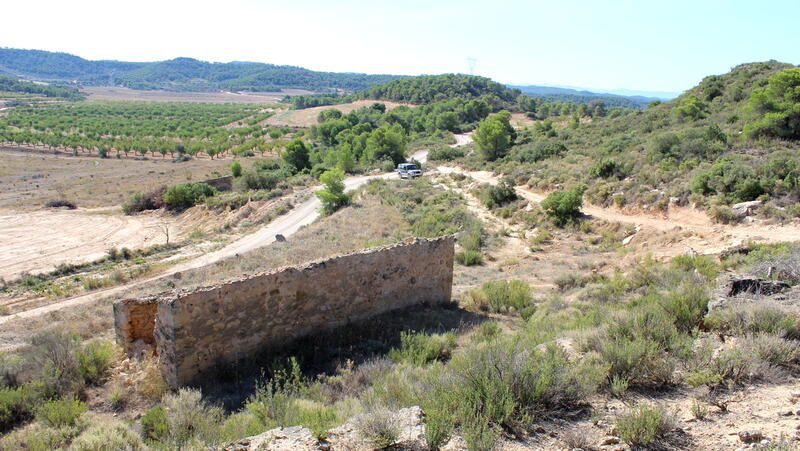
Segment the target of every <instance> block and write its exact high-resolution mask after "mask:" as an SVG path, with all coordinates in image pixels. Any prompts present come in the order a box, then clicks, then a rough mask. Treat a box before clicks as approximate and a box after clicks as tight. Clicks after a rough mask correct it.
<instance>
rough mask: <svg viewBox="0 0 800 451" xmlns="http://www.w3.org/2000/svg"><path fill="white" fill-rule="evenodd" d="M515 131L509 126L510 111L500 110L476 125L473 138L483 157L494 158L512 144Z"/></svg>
mask: <svg viewBox="0 0 800 451" xmlns="http://www.w3.org/2000/svg"><path fill="white" fill-rule="evenodd" d="M516 137H517V133H516V132H515V131H514V127H512V126H511V113H509V112H508V111H501V112H499V113H496V114H493V115H491V116H489V117H487V118H486V119H484V120H483V121H481V123H480V124H479V125H478V128H477V129H476V130H475V134H474V139H475V142H476V143H477V144H478V150H479V151H480V152H481V155H482V156H483V158H484V159H486V160H489V161H493V160H496V159H498V158H500V157H502V156H503V155H505V153H506V152H507V151H508V149H509V148H510V147H511V146H512V145H513V144H514V140H515V139H516Z"/></svg>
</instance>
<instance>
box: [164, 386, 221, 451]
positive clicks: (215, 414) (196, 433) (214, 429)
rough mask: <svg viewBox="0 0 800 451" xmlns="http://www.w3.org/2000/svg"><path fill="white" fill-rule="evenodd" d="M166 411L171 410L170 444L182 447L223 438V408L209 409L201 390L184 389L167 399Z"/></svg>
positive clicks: (169, 422) (169, 420) (168, 420)
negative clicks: (195, 442)
mask: <svg viewBox="0 0 800 451" xmlns="http://www.w3.org/2000/svg"><path fill="white" fill-rule="evenodd" d="M164 408H165V409H166V410H167V412H168V414H167V424H168V425H169V441H170V443H171V444H172V445H174V446H177V447H181V446H183V445H184V444H187V443H190V442H192V441H198V440H199V441H202V442H206V443H209V444H213V443H216V442H217V441H218V439H219V429H220V426H221V425H222V420H223V416H224V415H223V411H222V409H221V408H219V407H214V406H208V405H206V403H205V402H203V399H202V395H201V394H200V391H199V390H192V389H185V388H182V389H180V390H179V391H178V392H177V393H171V394H168V395H166V396H165V397H164Z"/></svg>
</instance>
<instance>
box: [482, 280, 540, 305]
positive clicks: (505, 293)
mask: <svg viewBox="0 0 800 451" xmlns="http://www.w3.org/2000/svg"><path fill="white" fill-rule="evenodd" d="M532 300H533V296H532V294H531V287H530V285H528V284H527V283H526V282H523V281H521V280H497V281H492V282H486V283H484V284H483V285H482V286H481V288H479V289H474V290H471V291H470V293H469V294H468V299H467V302H469V303H471V304H473V305H474V306H475V307H476V308H477V309H479V310H483V311H489V312H493V313H505V312H508V311H509V310H510V309H512V308H513V309H515V310H517V311H519V310H521V309H523V308H525V307H527V306H529V305H530V303H531V302H532Z"/></svg>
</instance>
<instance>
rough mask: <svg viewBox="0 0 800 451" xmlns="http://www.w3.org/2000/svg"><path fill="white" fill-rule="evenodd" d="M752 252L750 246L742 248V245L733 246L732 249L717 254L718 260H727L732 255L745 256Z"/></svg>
mask: <svg viewBox="0 0 800 451" xmlns="http://www.w3.org/2000/svg"><path fill="white" fill-rule="evenodd" d="M752 251H753V248H751V247H750V246H744V245H739V246H734V247H732V248H730V249H726V250H724V251H722V252H720V253H719V259H720V260H725V259H726V258H729V257H731V256H733V255H737V254H741V255H747V254H749V253H750V252H752Z"/></svg>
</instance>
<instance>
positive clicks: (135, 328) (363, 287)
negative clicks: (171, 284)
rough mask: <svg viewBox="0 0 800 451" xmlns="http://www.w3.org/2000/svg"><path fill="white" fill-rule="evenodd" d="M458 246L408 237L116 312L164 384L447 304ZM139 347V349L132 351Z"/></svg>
mask: <svg viewBox="0 0 800 451" xmlns="http://www.w3.org/2000/svg"><path fill="white" fill-rule="evenodd" d="M453 246H454V238H453V237H452V236H445V237H440V238H435V239H411V240H408V241H405V242H402V243H398V244H393V245H390V246H383V247H378V248H372V249H366V250H363V251H357V252H352V253H349V254H345V255H341V256H337V257H333V258H329V259H326V260H320V261H317V262H314V263H310V264H307V265H304V266H296V267H287V268H283V269H279V270H276V271H270V272H266V273H263V274H257V275H255V276H250V277H246V278H242V279H238V280H233V281H230V282H227V283H224V284H220V285H215V286H211V287H204V288H199V289H196V290H191V291H180V292H167V293H162V294H160V295H158V296H154V297H147V298H141V299H127V300H122V301H119V302H117V303H115V304H114V322H115V327H116V331H117V338H118V340H119V341H120V343H121V345H122V347H123V348H124V349H125V351H126V352H127V353H128V354H129V355H133V354H134V352H135V351H136V350H137V349H140V348H141V344H142V343H145V344H147V345H148V346H150V347H151V348H152V352H154V353H155V354H156V355H157V356H158V359H159V363H160V366H161V369H162V373H163V374H164V377H165V379H166V381H167V383H168V384H169V385H171V386H172V387H178V386H181V385H186V384H189V383H191V382H192V381H194V380H196V379H198V378H201V377H202V376H203V375H204V371H207V370H209V369H210V368H212V367H213V366H215V365H218V364H224V363H229V362H234V361H237V360H239V359H241V358H244V357H247V356H249V355H252V354H253V353H256V352H258V351H259V350H261V349H264V348H268V347H272V346H281V345H284V344H286V343H287V342H288V341H291V340H292V339H295V338H298V337H302V336H304V335H308V334H309V333H311V332H317V331H319V330H321V329H331V328H335V327H338V326H342V325H345V324H348V323H352V322H355V321H360V320H364V319H367V318H370V317H372V316H375V315H378V314H381V313H386V312H388V311H391V310H395V309H400V308H404V307H409V306H411V305H416V304H420V303H424V302H427V303H431V304H437V303H445V302H449V301H450V295H451V291H452V284H453ZM137 340H140V342H139V343H138V344H135V342H137Z"/></svg>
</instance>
